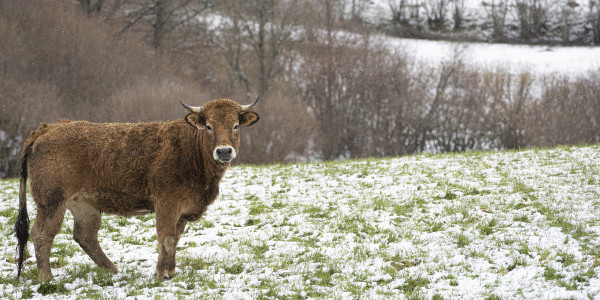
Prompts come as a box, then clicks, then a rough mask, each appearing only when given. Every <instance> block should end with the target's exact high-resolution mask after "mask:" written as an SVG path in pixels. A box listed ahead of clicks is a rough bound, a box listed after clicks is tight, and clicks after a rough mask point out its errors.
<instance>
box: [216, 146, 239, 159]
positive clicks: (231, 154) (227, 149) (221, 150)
mask: <svg viewBox="0 0 600 300" xmlns="http://www.w3.org/2000/svg"><path fill="white" fill-rule="evenodd" d="M213 157H214V159H215V160H218V161H220V162H230V161H231V160H232V159H234V158H235V149H233V147H231V146H221V147H217V148H216V149H215V152H214V153H213Z"/></svg>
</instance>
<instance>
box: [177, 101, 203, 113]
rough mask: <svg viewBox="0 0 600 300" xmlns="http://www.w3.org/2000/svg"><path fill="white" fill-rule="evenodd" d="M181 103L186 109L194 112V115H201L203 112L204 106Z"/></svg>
mask: <svg viewBox="0 0 600 300" xmlns="http://www.w3.org/2000/svg"><path fill="white" fill-rule="evenodd" d="M179 103H181V105H183V107H185V109H187V110H189V111H190V112H193V113H201V112H202V106H189V105H187V104H185V103H183V102H181V101H179Z"/></svg>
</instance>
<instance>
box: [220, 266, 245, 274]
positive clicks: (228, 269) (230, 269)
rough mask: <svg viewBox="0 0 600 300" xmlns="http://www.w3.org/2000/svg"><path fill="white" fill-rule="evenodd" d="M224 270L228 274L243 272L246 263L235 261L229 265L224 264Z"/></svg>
mask: <svg viewBox="0 0 600 300" xmlns="http://www.w3.org/2000/svg"><path fill="white" fill-rule="evenodd" d="M223 270H225V273H227V274H235V275H237V274H241V273H242V272H243V271H244V265H243V264H241V263H235V264H233V265H230V266H229V265H227V266H223Z"/></svg>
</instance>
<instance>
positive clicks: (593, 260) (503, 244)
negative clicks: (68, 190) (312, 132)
mask: <svg viewBox="0 0 600 300" xmlns="http://www.w3.org/2000/svg"><path fill="white" fill-rule="evenodd" d="M17 194H18V182H17V181H16V180H10V181H0V232H1V234H0V239H1V240H0V255H1V261H0V275H1V276H0V298H9V299H10V298H13V299H18V298H21V297H35V298H37V297H40V296H42V295H44V294H45V296H44V297H46V298H117V299H121V298H154V297H156V296H158V297H160V298H161V299H171V298H177V297H192V298H207V299H215V298H223V299H257V298H259V299H260V298H262V299H309V298H328V299H330V298H338V299H390V298H392V299H404V298H410V299H416V298H419V297H422V298H425V299H483V298H488V299H523V298H534V299H557V298H561V299H565V298H569V299H588V298H594V297H600V279H599V274H600V245H599V244H600V238H599V234H600V145H595V146H586V147H569V148H558V149H549V150H537V149H534V150H527V151H518V152H483V153H481V152H476V153H464V154H447V155H417V156H406V157H402V158H393V159H376V160H360V161H347V162H335V163H314V164H298V165H273V166H262V167H255V166H236V167H233V168H231V169H230V170H229V171H228V173H227V175H226V177H225V178H224V180H223V183H222V186H221V195H220V196H219V198H218V200H217V201H216V202H215V204H213V205H212V206H211V207H210V208H209V210H208V212H207V214H206V215H205V218H203V219H202V220H200V221H198V222H194V223H192V224H191V225H190V226H189V227H188V228H187V229H186V232H185V233H184V235H183V237H182V239H181V241H180V243H179V250H178V260H177V261H178V274H177V275H176V276H175V277H174V278H173V279H172V280H170V281H159V280H155V279H154V278H153V273H154V268H155V263H156V260H157V251H156V235H155V229H154V227H153V226H154V216H153V215H148V216H140V217H136V218H128V219H127V218H121V217H115V216H106V217H105V218H104V219H103V225H102V229H101V231H100V240H101V245H102V247H103V248H104V249H105V251H106V252H107V255H108V256H109V257H110V258H111V259H112V260H113V261H114V262H115V263H116V265H117V266H118V267H119V269H120V270H121V273H120V274H117V275H114V276H113V275H111V274H107V273H104V272H102V271H100V270H98V269H97V268H96V267H95V265H94V264H93V262H92V261H91V260H90V259H89V258H88V257H87V255H86V254H85V253H84V252H83V251H82V250H81V249H80V248H79V247H78V245H77V244H76V243H75V242H74V241H73V239H72V238H71V233H72V229H73V228H72V227H73V223H72V217H71V216H70V214H67V219H66V221H65V223H64V224H63V229H62V231H61V233H60V234H59V235H58V236H57V238H56V240H55V242H54V246H53V250H52V253H53V254H52V257H53V258H52V265H53V272H54V274H55V279H54V281H52V282H49V283H42V284H40V283H39V282H37V280H36V279H35V278H36V276H37V274H36V268H35V260H34V258H29V259H27V261H26V266H25V271H24V278H23V279H22V280H21V281H17V280H15V275H16V272H15V266H14V249H15V239H14V238H13V237H12V226H13V222H14V219H15V217H16V214H17V212H16V209H15V208H16V207H17ZM29 207H30V211H33V212H31V213H30V217H31V218H34V217H35V209H34V207H35V206H34V204H33V202H32V201H31V199H30V200H29ZM29 251H30V253H33V247H32V244H31V243H29Z"/></svg>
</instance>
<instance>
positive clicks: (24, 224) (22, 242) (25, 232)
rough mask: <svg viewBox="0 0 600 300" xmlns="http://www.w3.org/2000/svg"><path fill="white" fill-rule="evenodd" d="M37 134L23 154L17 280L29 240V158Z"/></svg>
mask: <svg viewBox="0 0 600 300" xmlns="http://www.w3.org/2000/svg"><path fill="white" fill-rule="evenodd" d="M35 138H36V137H35V134H34V133H32V135H31V136H30V138H29V139H27V140H26V141H25V147H24V148H23V151H22V152H21V170H20V171H19V177H20V182H21V185H20V187H19V215H18V216H17V221H16V222H15V236H16V237H17V241H18V244H17V259H16V260H17V278H19V277H21V270H22V269H23V261H24V260H25V250H26V248H27V240H28V239H29V216H28V214H27V195H26V193H27V158H28V157H29V154H31V147H32V146H33V142H34V141H35Z"/></svg>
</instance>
